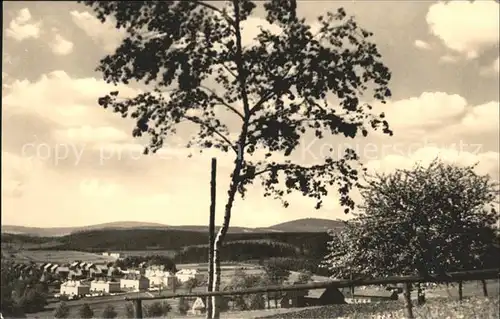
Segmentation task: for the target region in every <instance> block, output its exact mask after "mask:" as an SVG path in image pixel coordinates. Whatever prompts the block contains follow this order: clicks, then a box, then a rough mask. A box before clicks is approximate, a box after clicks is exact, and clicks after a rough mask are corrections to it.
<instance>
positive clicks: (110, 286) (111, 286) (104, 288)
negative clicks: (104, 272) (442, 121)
mask: <svg viewBox="0 0 500 319" xmlns="http://www.w3.org/2000/svg"><path fill="white" fill-rule="evenodd" d="M90 291H92V292H94V291H99V292H106V293H113V292H120V291H121V288H120V283H119V282H117V281H116V282H114V281H103V280H94V281H92V282H91V283H90Z"/></svg>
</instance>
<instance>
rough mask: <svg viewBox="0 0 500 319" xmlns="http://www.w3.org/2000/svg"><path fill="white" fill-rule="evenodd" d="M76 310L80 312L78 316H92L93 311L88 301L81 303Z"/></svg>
mask: <svg viewBox="0 0 500 319" xmlns="http://www.w3.org/2000/svg"><path fill="white" fill-rule="evenodd" d="M78 312H79V314H80V318H92V317H94V311H93V310H92V308H90V306H89V304H88V303H85V304H83V305H82V307H81V308H80V310H79V311H78Z"/></svg>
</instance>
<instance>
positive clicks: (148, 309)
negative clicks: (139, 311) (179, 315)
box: [144, 301, 172, 318]
mask: <svg viewBox="0 0 500 319" xmlns="http://www.w3.org/2000/svg"><path fill="white" fill-rule="evenodd" d="M171 310H172V306H170V304H169V303H168V302H166V301H163V302H160V301H157V302H153V303H152V304H150V305H145V306H144V317H146V318H158V317H164V316H166V315H167V314H168V313H169V312H170V311H171Z"/></svg>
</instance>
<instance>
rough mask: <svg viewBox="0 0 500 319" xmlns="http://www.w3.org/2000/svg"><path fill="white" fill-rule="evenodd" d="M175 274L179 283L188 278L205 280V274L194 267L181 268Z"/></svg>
mask: <svg viewBox="0 0 500 319" xmlns="http://www.w3.org/2000/svg"><path fill="white" fill-rule="evenodd" d="M175 276H176V277H177V279H179V281H180V282H181V283H184V282H186V281H188V280H190V279H196V280H198V281H203V280H205V275H204V274H202V273H200V272H199V271H198V270H196V269H181V270H179V271H178V272H177V273H176V274H175Z"/></svg>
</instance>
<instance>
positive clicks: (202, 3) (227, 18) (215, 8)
mask: <svg viewBox="0 0 500 319" xmlns="http://www.w3.org/2000/svg"><path fill="white" fill-rule="evenodd" d="M196 3H197V4H198V5H200V6H202V7H205V8H208V9H211V10H213V11H216V12H219V13H220V14H221V15H222V16H223V17H224V18H225V19H226V21H227V22H229V24H230V25H231V26H232V27H233V28H236V22H235V21H234V20H233V19H232V18H231V17H230V16H228V15H227V13H226V12H224V10H220V9H219V8H217V7H215V6H213V5H211V4H208V3H206V2H203V1H197V2H196Z"/></svg>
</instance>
